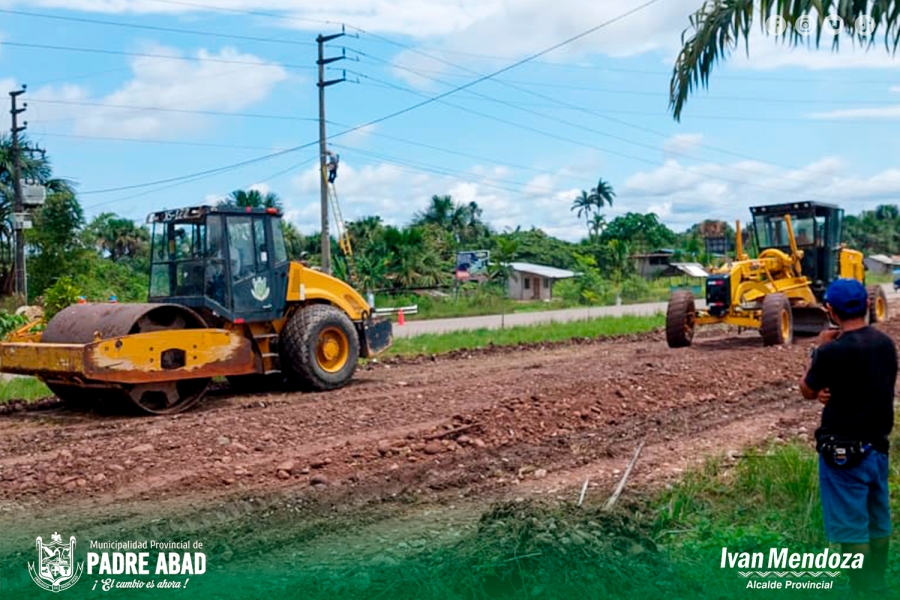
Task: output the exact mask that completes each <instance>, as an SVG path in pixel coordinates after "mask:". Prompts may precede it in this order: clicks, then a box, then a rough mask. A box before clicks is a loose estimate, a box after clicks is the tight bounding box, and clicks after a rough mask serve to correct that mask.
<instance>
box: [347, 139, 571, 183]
mask: <svg viewBox="0 0 900 600" xmlns="http://www.w3.org/2000/svg"><path fill="white" fill-rule="evenodd" d="M334 146H336V147H341V148H344V149H345V150H346V149H347V147H346V146H342V145H340V144H334ZM353 151H354V152H356V153H359V154H362V155H364V156H370V157H372V158H374V159H376V160H378V161H381V162H383V163H387V164H391V165H394V166H397V167H400V168H402V169H403V170H405V171H410V172H422V171H425V172H427V173H434V174H435V175H443V176H449V177H460V176H462V177H464V178H467V179H468V178H471V177H472V174H471V173H465V172H463V171H457V170H454V169H445V168H443V167H437V166H434V165H426V164H423V163H416V162H414V161H408V160H403V159H400V158H397V157H393V156H390V155H387V154H383V153H379V152H370V151H366V150H359V149H358V148H355V149H354V150H353ZM486 179H487V181H479V182H478V185H481V186H484V187H489V188H494V189H498V190H503V191H506V192H511V193H521V191H522V190H521V188H524V187H529V186H531V187H534V188H535V189H538V190H543V191H545V192H550V193H556V192H558V191H559V190H555V189H553V188H548V187H544V186H532V185H531V184H529V183H525V182H521V181H512V180H508V179H498V178H495V177H486ZM492 181H498V182H505V183H511V184H513V185H516V186H520V187H518V188H512V187H508V186H503V185H498V184H496V183H492Z"/></svg>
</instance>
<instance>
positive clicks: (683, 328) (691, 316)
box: [666, 290, 697, 348]
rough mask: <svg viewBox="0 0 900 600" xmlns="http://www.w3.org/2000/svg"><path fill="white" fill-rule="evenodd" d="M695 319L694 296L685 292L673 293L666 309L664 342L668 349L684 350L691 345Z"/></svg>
mask: <svg viewBox="0 0 900 600" xmlns="http://www.w3.org/2000/svg"><path fill="white" fill-rule="evenodd" d="M696 319H697V309H696V308H695V306H694V295H693V294H692V293H690V292H688V291H685V290H679V291H677V292H675V293H673V294H672V297H671V298H669V306H668V307H667V309H666V342H667V343H668V344H669V348H685V347H687V346H690V345H691V342H692V341H693V339H694V323H695V321H696Z"/></svg>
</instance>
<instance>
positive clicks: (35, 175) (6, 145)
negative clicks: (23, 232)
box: [0, 135, 70, 294]
mask: <svg viewBox="0 0 900 600" xmlns="http://www.w3.org/2000/svg"><path fill="white" fill-rule="evenodd" d="M29 145H30V144H29V142H28V140H27V139H26V138H24V137H23V138H20V140H19V147H20V150H21V149H23V148H27V147H29ZM13 159H14V157H13V152H12V139H11V138H10V137H9V136H6V135H0V293H3V294H10V293H12V291H13V289H14V287H15V273H14V269H15V228H14V224H13V208H14V205H15V194H14V186H13V172H14V169H13ZM19 166H20V174H21V176H22V179H25V180H33V181H36V182H38V183H41V184H44V185H47V186H48V191H50V192H54V191H64V190H68V189H70V187H69V184H68V182H65V181H62V180H52V179H51V168H50V162H49V161H48V160H47V158H46V157H45V156H44V155H43V154H41V155H37V154H35V155H32V154H31V153H29V152H20V153H19ZM51 183H52V184H53V185H52V187H51V186H50V184H51Z"/></svg>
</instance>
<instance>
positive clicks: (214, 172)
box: [79, 141, 318, 196]
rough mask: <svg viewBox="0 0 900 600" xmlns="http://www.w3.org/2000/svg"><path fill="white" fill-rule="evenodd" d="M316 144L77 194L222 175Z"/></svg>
mask: <svg viewBox="0 0 900 600" xmlns="http://www.w3.org/2000/svg"><path fill="white" fill-rule="evenodd" d="M316 144H318V141H315V142H310V143H307V144H303V145H300V146H294V147H293V148H287V149H285V150H279V151H278V152H273V153H271V154H266V155H265V156H258V157H256V158H251V159H249V160H244V161H241V162H238V163H234V164H230V165H225V166H224V167H217V168H215V169H207V170H205V171H199V172H197V173H190V174H188V175H179V176H178V177H169V178H166V179H157V180H155V181H148V182H144V183H136V184H132V185H122V186H118V187H111V188H106V189H101V190H89V191H86V192H79V194H81V195H83V196H85V195H88V194H107V193H109V192H121V191H125V190H133V189H137V188H142V187H152V186H156V185H162V184H164V183H173V182H176V181H184V180H189V179H195V178H201V177H205V176H207V175H218V174H219V173H224V172H226V171H233V170H234V169H239V168H241V167H246V166H247V165H252V164H255V163H258V162H263V161H266V160H270V159H272V158H275V157H277V156H282V155H285V154H290V153H292V152H297V151H298V150H303V149H305V148H309V147H312V146H315V145H316Z"/></svg>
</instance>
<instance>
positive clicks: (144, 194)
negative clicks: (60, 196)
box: [84, 156, 318, 210]
mask: <svg viewBox="0 0 900 600" xmlns="http://www.w3.org/2000/svg"><path fill="white" fill-rule="evenodd" d="M316 158H318V156H316V157H313V158H311V159H306V160H305V161H302V162H300V163H297V164H294V165H291V166H290V167H288V168H287V169H283V170H282V171H279V172H278V173H276V174H275V175H272V176H270V177H268V178H266V179H263V180H261V181H257V182H255V183H264V182H265V181H268V180H269V179H273V178H275V177H278V176H279V175H284V174H285V173H287V172H288V171H291V170H293V169H297V168H299V167H302V166H303V165H305V164H306V163H308V162H310V161H312V160H315V159H316ZM215 174H216V173H207V174H202V175H195V176H193V177H191V178H190V179H188V180H184V181H179V182H177V183H172V184H170V185H166V186H163V187H159V188H155V189H152V190H145V191H143V192H138V193H136V194H131V195H129V196H123V197H121V198H115V199H113V200H104V201H103V202H97V203H95V204H91V205H89V206H85V207H84V208H85V210H88V209H92V208H98V207H101V206H109V205H110V204H118V203H119V202H125V201H126V200H134V199H135V198H141V197H143V196H148V195H150V194H155V193H157V192H162V191H164V190H169V189H172V188H175V187H178V186H181V185H184V184H185V183H194V182H195V181H200V180H201V179H205V178H207V177H211V176H212V175H215ZM250 185H253V184H250ZM244 187H250V186H244Z"/></svg>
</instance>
